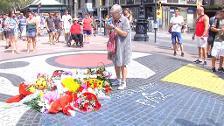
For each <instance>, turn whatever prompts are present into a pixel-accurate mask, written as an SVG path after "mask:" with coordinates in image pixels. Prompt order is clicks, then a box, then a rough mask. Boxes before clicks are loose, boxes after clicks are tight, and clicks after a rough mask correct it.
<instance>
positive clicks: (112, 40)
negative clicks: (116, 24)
mask: <svg viewBox="0 0 224 126" xmlns="http://www.w3.org/2000/svg"><path fill="white" fill-rule="evenodd" d="M115 38H116V33H115V32H114V31H113V32H110V34H109V40H108V42H107V51H108V52H110V53H115V52H116V41H115Z"/></svg>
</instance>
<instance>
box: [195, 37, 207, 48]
mask: <svg viewBox="0 0 224 126" xmlns="http://www.w3.org/2000/svg"><path fill="white" fill-rule="evenodd" d="M195 42H196V43H197V46H198V47H200V48H206V47H207V44H208V42H207V37H198V36H195Z"/></svg>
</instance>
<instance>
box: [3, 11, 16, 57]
mask: <svg viewBox="0 0 224 126" xmlns="http://www.w3.org/2000/svg"><path fill="white" fill-rule="evenodd" d="M13 15H14V13H13V12H12V11H10V12H9V18H7V19H6V26H5V27H6V28H7V35H8V39H9V42H10V44H11V46H12V53H18V51H17V45H16V36H15V31H16V28H17V21H16V20H15V19H14V18H13Z"/></svg>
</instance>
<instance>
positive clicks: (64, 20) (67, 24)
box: [62, 10, 72, 43]
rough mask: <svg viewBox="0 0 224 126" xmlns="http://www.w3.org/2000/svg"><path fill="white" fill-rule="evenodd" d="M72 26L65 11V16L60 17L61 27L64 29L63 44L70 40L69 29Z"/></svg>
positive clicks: (70, 18) (70, 19)
mask: <svg viewBox="0 0 224 126" xmlns="http://www.w3.org/2000/svg"><path fill="white" fill-rule="evenodd" d="M71 25H72V17H71V15H70V14H68V11H67V10H65V14H64V15H63V16H62V27H63V29H64V36H65V42H66V43H67V42H68V40H69V38H70V28H71Z"/></svg>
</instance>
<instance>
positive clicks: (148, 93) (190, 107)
mask: <svg viewBox="0 0 224 126" xmlns="http://www.w3.org/2000/svg"><path fill="white" fill-rule="evenodd" d="M80 53H83V54H86V53H89V54H90V53H93V54H96V53H100V54H102V53H105V52H103V51H95V52H91V51H83V52H67V53H57V54H50V55H42V56H35V57H29V58H21V59H14V60H7V61H2V62H0V64H1V65H0V66H2V65H4V68H7V67H8V68H7V69H4V68H2V67H1V68H0V86H1V89H0V122H1V123H0V125H3V126H11V125H18V126H26V125H32V126H35V125H37V126H51V125H52V126H101V125H106V126H223V125H224V120H223V118H224V113H223V111H224V107H223V104H224V96H222V95H218V94H215V93H213V92H209V91H206V90H203V89H198V88H192V87H189V86H184V85H181V84H178V83H172V82H167V81H161V80H162V79H163V78H164V77H166V76H167V75H169V74H170V73H172V72H174V71H176V70H179V69H181V68H182V67H184V66H186V65H188V64H189V62H187V61H184V60H180V59H176V58H172V57H167V56H162V55H158V54H147V53H139V52H136V53H134V54H133V57H134V59H133V62H132V64H130V66H129V70H130V72H129V74H128V77H129V79H128V89H126V90H123V91H118V90H116V87H114V91H113V94H112V96H111V99H110V100H103V101H101V103H102V108H101V109H100V111H98V112H92V113H79V112H77V113H76V115H75V116H74V117H68V116H65V115H63V114H56V115H50V114H41V113H38V112H36V111H34V110H31V109H29V108H28V107H27V106H25V105H16V104H10V105H9V104H6V103H4V100H5V99H6V98H8V97H10V96H12V95H13V94H16V93H18V92H17V89H18V87H17V84H18V83H19V82H21V81H24V80H25V81H31V79H30V78H32V77H34V76H35V74H36V73H37V72H46V73H50V72H52V71H53V70H55V69H59V66H58V65H56V66H54V61H55V60H54V59H52V58H53V57H58V56H65V55H77V54H80ZM49 59H51V60H49ZM15 62H16V65H15V66H14V67H12V64H13V63H15ZM10 66H11V67H10ZM60 67H63V65H62V66H60ZM60 69H62V68H60ZM63 69H68V68H67V67H64V68H63ZM107 69H109V70H110V71H113V68H112V66H111V65H108V66H107ZM31 73H33V74H31Z"/></svg>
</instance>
